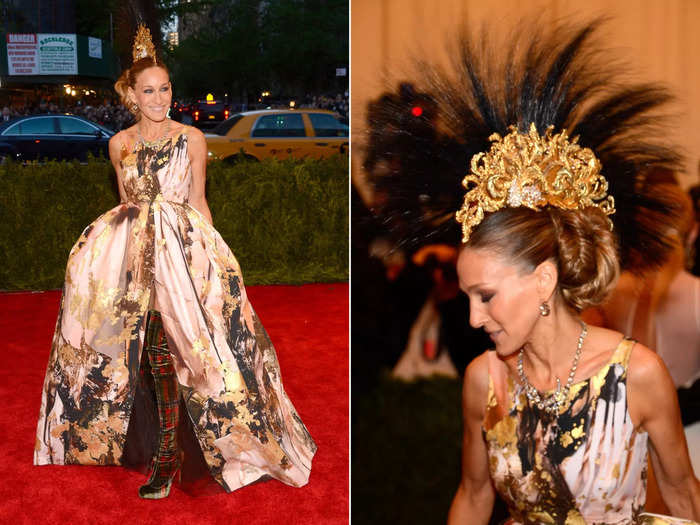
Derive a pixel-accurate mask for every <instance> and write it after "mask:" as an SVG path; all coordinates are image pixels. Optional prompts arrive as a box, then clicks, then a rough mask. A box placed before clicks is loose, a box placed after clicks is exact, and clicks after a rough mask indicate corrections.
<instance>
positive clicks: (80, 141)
mask: <svg viewBox="0 0 700 525" xmlns="http://www.w3.org/2000/svg"><path fill="white" fill-rule="evenodd" d="M112 135H114V132H113V131H111V130H109V129H107V128H105V127H104V126H100V125H99V124H96V123H95V122H91V121H89V120H87V119H84V118H82V117H78V116H75V115H67V114H64V115H54V114H49V115H31V116H28V117H20V118H17V119H14V120H10V121H8V122H4V123H3V124H2V125H0V160H5V159H7V158H11V159H13V160H17V161H20V162H21V161H26V160H41V159H44V158H47V159H56V160H72V159H78V160H81V161H84V160H87V155H88V152H90V153H92V154H93V155H94V156H96V157H97V156H100V155H102V156H103V157H104V158H109V146H108V143H109V139H110V137H111V136H112Z"/></svg>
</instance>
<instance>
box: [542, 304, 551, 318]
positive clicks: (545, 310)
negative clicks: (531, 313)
mask: <svg viewBox="0 0 700 525" xmlns="http://www.w3.org/2000/svg"><path fill="white" fill-rule="evenodd" d="M550 311H551V310H550V308H549V305H548V304H547V303H542V304H541V305H540V315H541V316H542V317H547V316H548V315H549V312H550Z"/></svg>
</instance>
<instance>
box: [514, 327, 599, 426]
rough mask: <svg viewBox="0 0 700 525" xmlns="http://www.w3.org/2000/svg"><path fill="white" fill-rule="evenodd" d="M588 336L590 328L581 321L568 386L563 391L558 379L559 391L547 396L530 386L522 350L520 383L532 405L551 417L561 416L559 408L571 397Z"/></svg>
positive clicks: (519, 366)
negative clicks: (584, 342)
mask: <svg viewBox="0 0 700 525" xmlns="http://www.w3.org/2000/svg"><path fill="white" fill-rule="evenodd" d="M586 334H588V327H587V326H586V323H584V322H583V321H581V334H580V335H579V336H578V344H577V345H576V354H575V355H574V362H573V363H572V365H571V371H570V372H569V379H567V381H566V386H565V387H564V390H563V391H562V389H561V382H560V381H559V378H558V377H557V389H556V390H555V391H554V393H553V394H550V395H548V396H545V395H544V394H542V395H541V396H540V393H539V392H538V391H537V389H536V388H535V387H534V386H532V385H531V384H530V382H529V381H528V380H527V376H526V375H525V371H524V370H523V354H524V353H525V351H524V350H523V349H522V348H521V349H520V355H519V356H518V376H520V382H521V383H522V385H523V386H524V387H525V395H527V399H528V401H530V403H531V404H533V405H537V408H539V409H540V410H544V411H545V412H547V413H548V414H549V415H550V416H556V415H558V414H559V407H560V406H561V405H562V404H563V403H564V401H566V399H567V398H568V397H569V391H570V390H571V385H573V384H574V375H576V367H578V360H579V359H580V357H581V349H582V348H583V340H584V339H585V338H586Z"/></svg>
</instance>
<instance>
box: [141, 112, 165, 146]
mask: <svg viewBox="0 0 700 525" xmlns="http://www.w3.org/2000/svg"><path fill="white" fill-rule="evenodd" d="M136 129H137V130H138V132H139V134H140V135H141V138H143V139H144V140H146V141H148V142H152V141H154V140H158V139H160V138H163V136H165V135H166V134H167V133H168V131H169V130H170V119H169V118H164V119H163V120H161V121H159V122H157V121H155V120H151V119H149V118H147V117H144V116H141V118H140V119H139V121H138V122H137V123H136Z"/></svg>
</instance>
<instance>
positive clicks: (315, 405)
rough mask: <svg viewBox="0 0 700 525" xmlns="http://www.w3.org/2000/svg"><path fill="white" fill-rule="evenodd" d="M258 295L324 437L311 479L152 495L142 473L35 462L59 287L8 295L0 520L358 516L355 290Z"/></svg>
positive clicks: (303, 411) (311, 424)
mask: <svg viewBox="0 0 700 525" xmlns="http://www.w3.org/2000/svg"><path fill="white" fill-rule="evenodd" d="M248 292H249V296H250V299H251V301H252V303H253V306H254V307H255V310H256V311H257V313H258V315H259V316H260V319H261V320H262V322H263V324H264V325H265V328H266V329H267V331H268V332H269V334H270V337H271V339H272V341H273V343H274V345H275V348H276V350H277V355H278V357H279V362H280V368H281V370H282V380H283V382H284V386H285V390H286V391H287V394H288V395H289V397H290V399H291V400H292V402H293V403H294V405H295V407H296V409H297V411H298V412H299V415H300V416H301V418H302V420H303V421H304V423H305V424H306V426H307V428H308V429H309V432H310V433H311V435H312V436H313V438H314V440H315V441H316V443H317V444H318V452H317V453H316V456H315V458H314V462H313V468H312V472H311V479H310V481H309V484H308V485H306V486H305V487H302V488H292V487H288V486H287V485H284V484H282V483H280V482H278V481H274V480H273V481H267V482H264V483H257V484H254V485H252V486H249V487H244V488H242V489H240V490H238V491H235V492H232V493H231V494H226V493H224V492H223V490H222V491H221V492H220V493H216V494H211V495H210V494H207V495H204V496H196V497H195V496H191V495H189V494H186V493H184V492H183V491H182V490H180V489H179V488H178V487H177V486H175V487H174V488H173V490H172V491H171V493H170V497H169V498H167V499H165V500H159V501H144V500H140V499H139V498H138V496H137V488H138V486H139V485H140V484H141V483H142V482H143V481H144V476H143V475H141V474H139V473H138V472H135V471H132V470H127V469H124V468H121V467H85V466H73V465H71V466H42V467H35V466H33V465H32V454H33V448H34V433H35V429H36V419H37V416H38V413H39V402H40V400H41V385H42V382H43V378H44V372H45V370H46V364H47V362H48V358H49V350H50V343H51V337H52V335H53V330H54V324H55V322H56V314H57V312H58V301H59V296H60V294H59V292H56V291H50V292H43V293H17V294H0V330H1V333H2V345H0V359H2V361H1V362H0V364H1V366H0V394H1V398H2V408H1V409H0V425H1V426H2V428H3V431H2V432H1V433H0V523H2V524H5V523H11V524H13V525H17V524H20V523H32V524H35V523H61V524H82V523H89V524H107V523H109V524H119V525H123V524H127V523H138V524H161V523H164V524H175V523H177V524H180V523H184V524H187V525H194V524H200V523H201V524H204V523H206V524H218V523H221V524H223V523H226V524H234V523H235V524H245V525H253V524H275V525H276V524H281V525H286V524H300V525H301V524H304V525H308V524H311V525H313V524H339V523H348V472H349V469H348V465H349V454H348V286H347V284H313V285H306V286H260V287H250V288H248Z"/></svg>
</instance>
